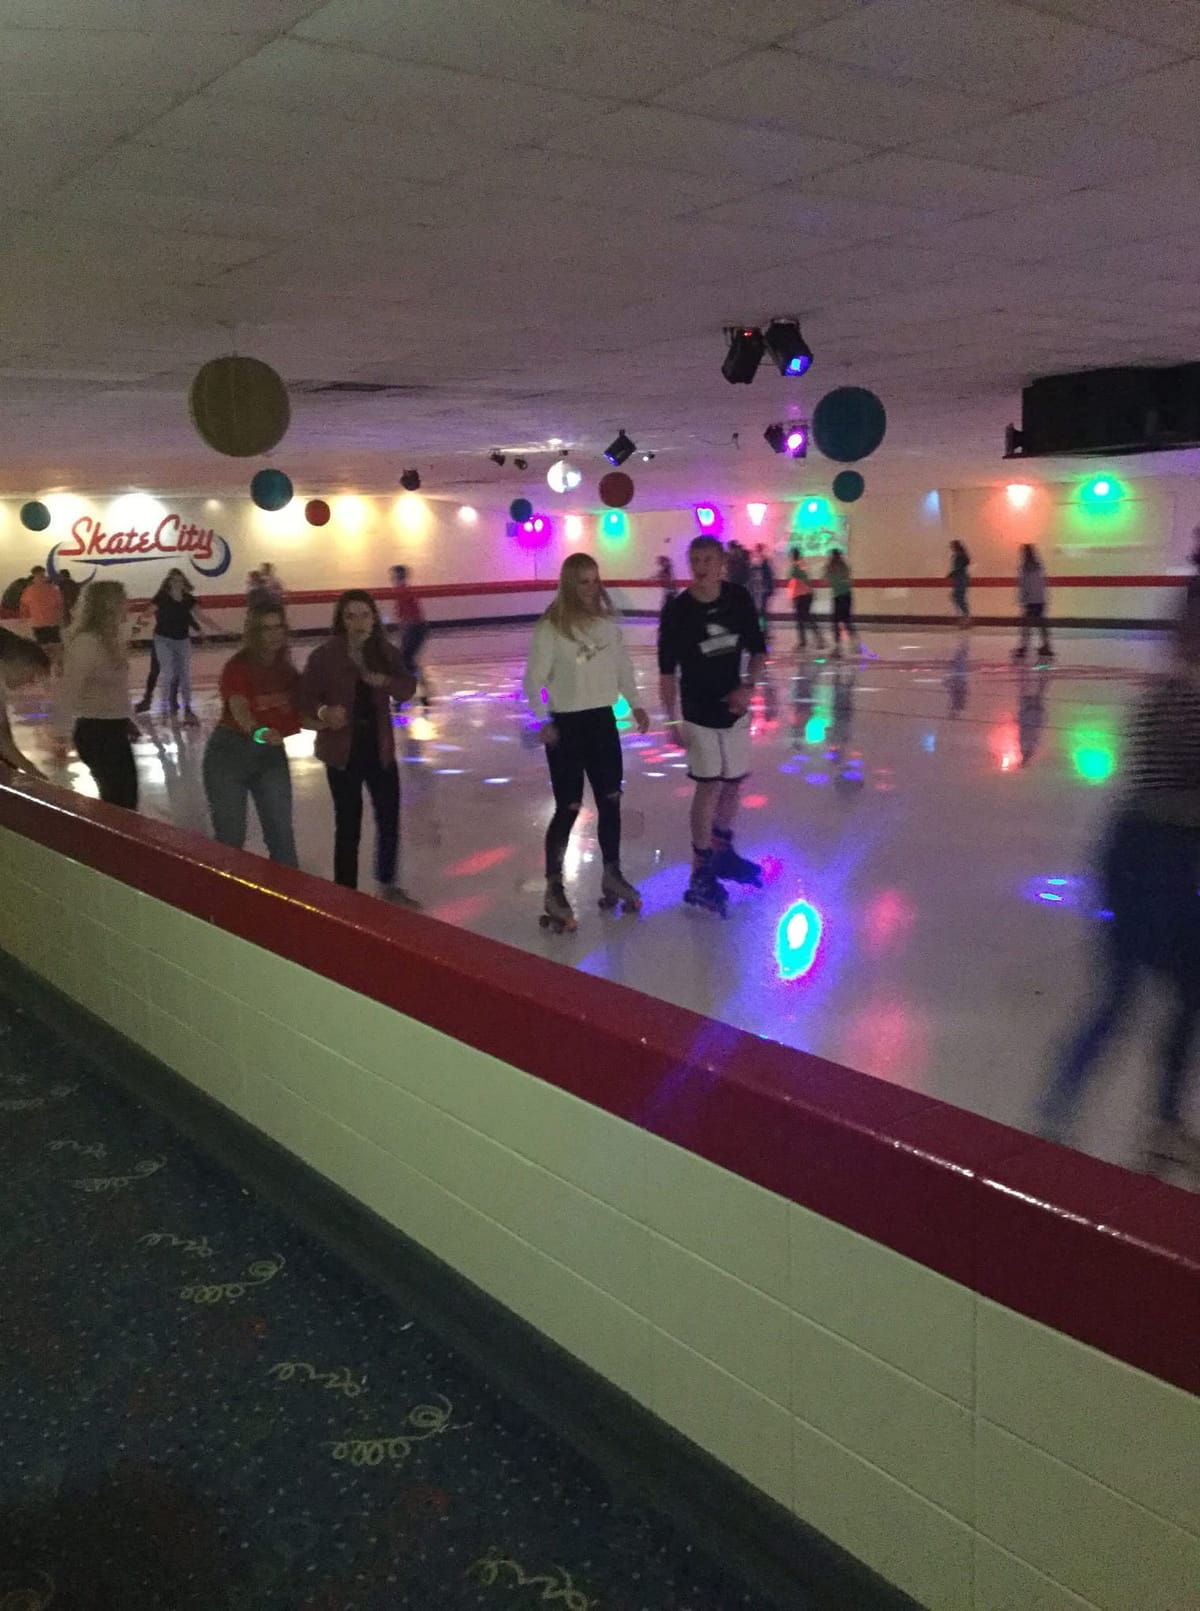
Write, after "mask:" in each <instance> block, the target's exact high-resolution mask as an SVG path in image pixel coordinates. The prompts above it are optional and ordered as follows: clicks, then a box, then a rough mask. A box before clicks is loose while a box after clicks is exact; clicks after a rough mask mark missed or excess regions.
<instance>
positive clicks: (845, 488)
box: [833, 470, 867, 503]
mask: <svg viewBox="0 0 1200 1611" xmlns="http://www.w3.org/2000/svg"><path fill="white" fill-rule="evenodd" d="M866 490H867V483H866V482H865V481H864V480H863V478H862V476H860V475H859V473H858V471H857V470H839V471H838V473H837V474H836V475H835V476H834V478H833V495H834V497H835V498H836V499H837V500H838V502H839V503H857V502H858V500H859V499H860V498H861V497H862V495H863V493H864V492H865V491H866Z"/></svg>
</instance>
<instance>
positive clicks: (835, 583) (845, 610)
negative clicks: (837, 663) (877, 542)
mask: <svg viewBox="0 0 1200 1611" xmlns="http://www.w3.org/2000/svg"><path fill="white" fill-rule="evenodd" d="M825 580H826V582H827V583H828V584H829V591H830V594H831V595H832V599H833V613H832V616H831V618H830V619H831V623H832V624H831V626H830V631H831V633H832V635H833V650H832V654H833V658H834V659H835V660H840V659H841V656H842V634H843V633H845V635H846V641H847V643H849V644H850V646H851V648H852V649H854V650H855V651H856V652H858V653H860V654H861V652H862V643H861V642H860V640H859V636H858V628H857V627H856V626H855V624H854V576H853V573H852V572H851V570H850V566H849V565H848V564H847V562H846V556H845V555H844V554H843V553H842V551H841V549H840V548H831V549H830V550H829V563H828V564H827V565H826V566H825Z"/></svg>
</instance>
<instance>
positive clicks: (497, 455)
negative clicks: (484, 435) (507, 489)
mask: <svg viewBox="0 0 1200 1611" xmlns="http://www.w3.org/2000/svg"><path fill="white" fill-rule="evenodd" d="M488 458H489V459H491V461H492V463H493V464H498V465H500V467H501V468H503V467H504V465H506V464H507V463H508V460H507V458H506V457H505V455H504V454H503V453H501V452H500V450H499V448H494V449H493V450H492V452H491V453H489V454H488Z"/></svg>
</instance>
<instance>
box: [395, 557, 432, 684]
mask: <svg viewBox="0 0 1200 1611" xmlns="http://www.w3.org/2000/svg"><path fill="white" fill-rule="evenodd" d="M392 620H393V621H394V623H395V624H396V626H397V628H398V629H399V632H400V654H401V657H402V658H403V660H404V664H405V665H406V666H407V667H408V669H409V671H410V672H411V673H412V675H413V676H414V677H415V678H416V679H417V687H418V689H419V690H420V693H421V703H422V705H424V706H425V708H426V710H428V709H429V704H430V701H431V699H432V698H433V689H432V687H431V686H430V682H429V678H428V677H427V676H426V675H425V670H424V668H423V666H422V665H421V651H422V649H424V647H425V643H426V640H427V639H428V637H429V622H428V621H427V620H426V619H425V609H424V606H423V605H422V603H421V601H420V599H419V598H418V597H417V595H416V593H415V592H414V591H413V588H412V586H411V583H410V578H409V571H408V566H407V565H393V566H392Z"/></svg>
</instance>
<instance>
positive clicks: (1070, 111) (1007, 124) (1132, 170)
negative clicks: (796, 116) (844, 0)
mask: <svg viewBox="0 0 1200 1611" xmlns="http://www.w3.org/2000/svg"><path fill="white" fill-rule="evenodd" d="M1108 93H1109V92H1108V91H1105V92H1104V94H1105V95H1107V94H1108ZM1078 106H1079V103H1078V102H1077V101H1068V102H1065V103H1059V104H1056V105H1053V106H1041V107H1036V108H1034V109H1033V110H1031V111H1024V112H1013V113H1011V114H1009V115H1008V116H1007V117H1003V118H999V119H997V120H996V121H995V122H990V123H984V124H981V125H979V126H978V127H977V128H972V129H959V130H958V131H957V132H956V133H954V134H953V135H951V136H949V137H943V138H940V139H936V140H924V141H920V142H917V143H915V144H914V145H912V146H911V147H910V148H909V149H910V150H911V151H912V152H913V153H914V154H916V155H918V156H928V157H946V156H950V157H954V158H956V159H957V160H959V161H961V162H970V163H975V164H978V165H979V166H981V167H987V168H993V169H1000V170H1003V171H1005V172H1007V173H1023V174H1029V175H1031V176H1032V177H1036V178H1040V179H1047V180H1051V181H1053V182H1054V183H1056V184H1060V185H1062V186H1064V187H1068V188H1077V187H1083V186H1087V185H1096V184H1104V183H1113V182H1114V181H1120V180H1122V179H1137V178H1140V177H1142V176H1143V175H1151V174H1157V173H1162V172H1165V171H1168V170H1170V169H1173V168H1183V167H1195V166H1200V147H1197V146H1196V145H1195V144H1193V145H1192V146H1191V147H1190V148H1189V147H1188V146H1184V145H1181V144H1177V143H1175V142H1172V141H1166V140H1158V139H1153V138H1151V137H1150V136H1149V135H1146V134H1142V133H1139V132H1137V131H1134V130H1129V131H1118V130H1112V129H1106V128H1102V127H1098V126H1097V124H1096V123H1095V122H1094V121H1093V120H1091V119H1089V118H1088V117H1087V116H1086V115H1085V114H1083V113H1082V112H1080V111H1079V110H1078Z"/></svg>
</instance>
